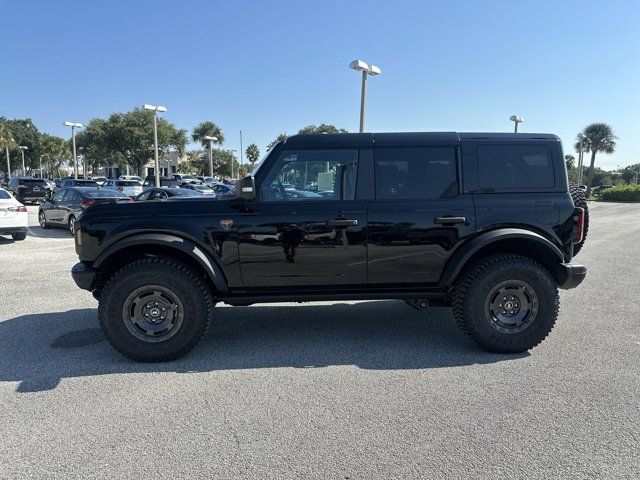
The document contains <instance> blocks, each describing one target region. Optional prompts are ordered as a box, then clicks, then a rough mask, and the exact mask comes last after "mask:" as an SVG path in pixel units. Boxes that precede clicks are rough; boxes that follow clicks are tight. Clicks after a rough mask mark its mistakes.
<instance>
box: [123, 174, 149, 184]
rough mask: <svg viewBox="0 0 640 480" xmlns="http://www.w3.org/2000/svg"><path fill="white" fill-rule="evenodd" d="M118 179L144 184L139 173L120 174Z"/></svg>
mask: <svg viewBox="0 0 640 480" xmlns="http://www.w3.org/2000/svg"><path fill="white" fill-rule="evenodd" d="M118 180H133V181H134V182H138V183H139V184H140V185H142V182H143V180H142V177H139V176H138V175H120V176H119V177H118Z"/></svg>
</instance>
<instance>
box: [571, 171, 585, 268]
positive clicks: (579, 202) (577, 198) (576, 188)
mask: <svg viewBox="0 0 640 480" xmlns="http://www.w3.org/2000/svg"><path fill="white" fill-rule="evenodd" d="M569 193H570V194H571V198H573V204H574V205H575V206H576V207H580V208H582V209H583V210H584V230H583V232H582V241H581V242H580V243H576V244H574V245H573V256H574V257H575V256H576V255H577V254H578V252H579V251H580V250H582V246H583V245H584V242H585V240H586V239H587V233H588V232H589V205H588V204H587V198H586V197H585V195H584V192H583V191H582V190H581V189H580V185H578V184H577V183H575V182H571V183H569Z"/></svg>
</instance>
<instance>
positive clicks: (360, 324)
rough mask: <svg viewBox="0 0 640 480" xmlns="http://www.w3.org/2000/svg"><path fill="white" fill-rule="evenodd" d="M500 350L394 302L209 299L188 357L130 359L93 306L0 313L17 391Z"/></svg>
mask: <svg viewBox="0 0 640 480" xmlns="http://www.w3.org/2000/svg"><path fill="white" fill-rule="evenodd" d="M527 355H528V354H519V355H499V354H493V353H488V352H484V351H482V350H480V349H479V348H478V347H476V346H475V344H473V343H472V342H471V341H470V340H469V339H467V338H466V337H465V336H463V334H462V333H461V332H459V331H458V329H457V327H456V326H455V325H454V322H453V320H452V318H451V311H450V310H449V309H446V308H434V309H427V310H422V311H417V310H414V309H412V308H411V307H409V306H407V305H406V304H404V302H397V301H381V302H362V303H357V304H340V303H338V304H333V305H311V306H280V305H273V306H272V305H269V306H262V305H261V306H251V307H234V308H222V307H216V321H215V322H214V324H213V325H212V326H211V328H210V330H209V332H208V334H207V335H206V336H205V338H204V339H203V341H202V342H201V343H200V344H199V345H198V346H197V347H196V348H195V349H194V350H193V351H192V352H191V353H189V354H188V355H187V356H185V357H183V358H181V359H178V360H176V361H173V362H167V363H155V364H150V363H136V362H132V361H129V360H127V359H125V358H124V357H122V356H121V355H119V354H118V353H117V352H116V351H115V350H113V349H112V348H111V346H110V345H109V344H108V343H107V341H106V340H105V339H104V338H103V336H102V332H101V330H100V328H99V326H98V320H97V310H95V309H79V310H71V311H68V312H59V313H51V314H46V313H43V314H33V315H24V316H20V317H16V318H13V319H10V320H6V321H3V322H0V358H1V359H2V362H0V381H5V382H6V381H9V382H20V383H19V385H18V386H17V391H18V392H37V391H43V390H50V389H53V388H56V386H57V385H58V383H59V382H60V380H61V379H63V378H74V377H85V376H94V375H104V374H113V373H144V372H179V373H180V372H210V371H218V370H235V369H255V368H282V367H292V368H319V367H326V366H333V365H355V366H357V367H359V368H363V369H372V370H405V369H430V368H441V367H458V366H465V365H474V364H489V363H495V362H500V361H510V360H514V359H518V358H523V357H525V356H527Z"/></svg>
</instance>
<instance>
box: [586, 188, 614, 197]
mask: <svg viewBox="0 0 640 480" xmlns="http://www.w3.org/2000/svg"><path fill="white" fill-rule="evenodd" d="M612 187H613V185H598V186H597V187H593V190H591V193H592V194H593V196H594V197H599V196H600V195H601V194H602V192H604V191H605V190H606V189H607V188H612Z"/></svg>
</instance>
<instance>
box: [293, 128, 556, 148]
mask: <svg viewBox="0 0 640 480" xmlns="http://www.w3.org/2000/svg"><path fill="white" fill-rule="evenodd" d="M470 140H503V141H509V142H514V141H526V142H530V141H532V140H536V141H540V140H544V141H553V142H558V141H560V139H559V138H558V137H557V136H556V135H553V134H550V133H481V132H465V133H461V132H395V133H331V134H323V133H318V134H310V135H293V136H291V137H289V138H287V139H286V140H285V141H284V144H285V146H286V147H287V148H290V147H300V148H301V147H310V146H318V147H367V146H371V147H373V146H402V145H429V144H432V145H438V144H457V143H461V142H462V141H470Z"/></svg>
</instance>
